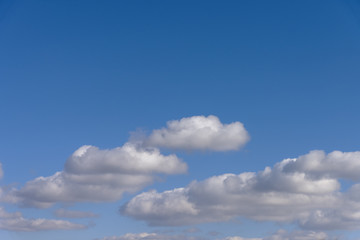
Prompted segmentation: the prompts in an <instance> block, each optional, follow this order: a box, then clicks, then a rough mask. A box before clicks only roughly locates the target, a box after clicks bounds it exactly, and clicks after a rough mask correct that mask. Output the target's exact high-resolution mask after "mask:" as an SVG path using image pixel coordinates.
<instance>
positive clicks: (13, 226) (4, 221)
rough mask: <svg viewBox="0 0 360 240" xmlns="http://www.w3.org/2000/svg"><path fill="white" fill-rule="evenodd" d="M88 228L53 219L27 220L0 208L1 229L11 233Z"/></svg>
mask: <svg viewBox="0 0 360 240" xmlns="http://www.w3.org/2000/svg"><path fill="white" fill-rule="evenodd" d="M84 228H87V226H85V225H82V224H77V223H71V222H68V221H63V220H53V219H26V218H24V217H23V216H22V214H21V213H20V212H15V213H8V212H6V211H5V210H4V208H2V207H0V229H3V230H9V231H22V232H24V231H25V232H34V231H44V230H75V229H84Z"/></svg>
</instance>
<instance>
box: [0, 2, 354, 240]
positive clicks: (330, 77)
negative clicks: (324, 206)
mask: <svg viewBox="0 0 360 240" xmlns="http://www.w3.org/2000/svg"><path fill="white" fill-rule="evenodd" d="M359 65H360V3H359V1H357V0H343V1H341V0H316V1H314V0H302V1H287V0H282V1H281V0H276V1H260V0H251V1H250V0H249V1H95V0H86V1H85V0H84V1H45V0H35V1H24V0H14V1H10V0H2V1H0V162H2V163H3V168H4V172H5V177H4V179H3V180H2V182H4V183H6V184H10V183H13V182H17V183H19V184H20V185H22V184H24V182H25V181H28V180H30V179H32V178H34V177H37V176H48V175H51V174H53V173H54V172H55V171H59V170H61V169H62V167H63V164H64V162H65V160H66V159H67V157H68V156H69V155H70V154H71V153H72V152H73V151H74V150H76V149H77V148H78V147H79V146H81V145H84V144H91V145H95V146H99V147H101V148H112V147H116V146H120V145H122V144H123V143H124V142H126V141H127V139H128V137H129V132H130V131H135V130H136V129H137V128H142V129H145V130H148V131H150V130H151V129H154V128H159V127H162V126H164V124H165V122H166V121H168V120H171V119H180V118H182V117H189V116H193V115H209V114H214V115H216V116H218V117H219V118H220V119H221V120H222V122H224V123H229V122H233V121H241V122H242V123H244V124H245V127H246V129H247V130H248V131H249V133H250V135H251V141H250V142H249V144H248V145H247V146H246V147H245V149H244V150H243V151H242V152H240V153H239V152H237V153H226V154H225V155H221V154H220V155H219V154H217V153H216V154H210V153H195V155H191V156H188V155H187V153H180V154H183V156H182V157H183V158H184V159H185V160H186V161H188V164H189V167H190V170H189V175H188V176H185V177H184V179H185V180H184V181H183V180H181V177H176V178H174V179H177V180H176V181H175V180H174V182H176V184H179V186H182V185H186V184H187V183H189V182H190V181H191V180H192V179H195V178H199V179H204V178H206V177H209V176H212V175H214V174H221V173H224V172H234V171H235V172H242V171H259V170H261V169H263V168H264V167H265V166H267V165H272V164H274V163H275V162H277V161H280V160H281V159H283V158H287V157H296V156H298V155H301V154H305V153H307V152H308V151H310V150H313V149H323V150H325V151H333V150H342V151H356V150H359V145H358V143H359V142H360V127H359V122H360V111H359V103H360V94H359V89H360V83H359V82H360V81H359V80H360V66H359ZM196 158H200V159H202V161H205V160H206V158H209V162H210V163H211V164H210V165H209V166H208V169H206V170H204V169H203V166H201V165H200V163H199V162H197V159H196ZM215 158H227V159H228V160H225V162H226V161H228V162H227V164H225V165H224V164H222V163H224V162H220V163H219V162H217V161H216V160H214V159H215ZM240 158H243V159H245V160H244V161H241V160H239V159H240ZM199 161H200V160H199ZM19 166H21V167H19ZM234 169H235V170H234ZM170 183H171V180H170ZM170 183H169V184H170ZM164 186H166V187H168V188H171V187H170V186H169V185H164ZM164 186H163V188H165V187H164ZM160 188H161V186H160ZM106 234H112V233H106ZM106 234H105V235H106ZM99 237H101V235H100V236H99ZM84 239H85V238H84Z"/></svg>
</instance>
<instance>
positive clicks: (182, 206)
mask: <svg viewBox="0 0 360 240" xmlns="http://www.w3.org/2000/svg"><path fill="white" fill-rule="evenodd" d="M329 162H330V163H331V164H328V163H329ZM358 162H359V152H348V153H342V152H338V151H335V152H332V153H330V154H328V155H326V154H325V153H324V152H323V151H312V152H310V153H309V154H306V155H304V156H300V157H299V158H295V159H285V160H283V161H281V162H279V163H277V164H276V165H275V166H274V167H273V168H269V167H267V168H265V170H264V171H261V172H258V173H252V172H245V173H241V174H238V175H236V174H223V175H220V176H214V177H211V178H208V179H206V180H204V181H201V182H197V181H194V182H192V183H191V184H190V185H188V186H187V187H185V188H177V189H174V190H170V191H165V192H162V193H158V192H156V191H150V192H144V193H141V194H139V195H137V196H136V197H134V198H133V199H132V200H130V201H129V202H128V203H126V204H125V205H123V206H122V208H121V212H122V213H123V214H124V215H127V216H131V217H133V218H135V219H138V220H144V221H146V222H147V223H148V224H149V225H156V226H159V225H162V226H163V225H188V224H195V223H202V222H213V221H226V220H229V219H231V218H234V217H237V216H242V217H247V218H249V219H253V220H258V221H277V222H295V223H298V224H299V225H300V226H301V227H302V228H304V229H309V230H328V229H351V228H358V225H359V224H360V201H359V200H360V185H359V184H354V185H353V186H352V187H351V189H350V190H349V191H348V192H346V193H343V192H341V191H340V182H339V179H338V178H339V177H342V178H347V179H350V180H351V179H356V178H355V173H356V172H357V173H359V172H360V164H357V163H358ZM344 164H349V165H351V166H352V167H351V168H348V167H346V166H344ZM329 165H330V166H329ZM347 173H349V174H347Z"/></svg>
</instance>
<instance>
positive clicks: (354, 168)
mask: <svg viewBox="0 0 360 240" xmlns="http://www.w3.org/2000/svg"><path fill="white" fill-rule="evenodd" d="M285 171H290V172H291V171H294V172H305V173H307V174H311V175H312V176H314V177H330V178H343V179H350V180H353V181H358V180H360V174H359V172H360V152H340V151H333V152H331V153H329V154H328V155H326V154H325V152H324V151H320V150H315V151H311V152H310V153H309V154H306V155H304V156H301V157H299V158H298V159H295V161H292V162H290V163H289V164H287V166H286V168H285Z"/></svg>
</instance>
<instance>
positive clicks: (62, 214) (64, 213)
mask: <svg viewBox="0 0 360 240" xmlns="http://www.w3.org/2000/svg"><path fill="white" fill-rule="evenodd" d="M54 215H55V216H56V217H58V218H93V217H98V215H97V214H95V213H92V212H83V211H70V210H66V209H63V208H60V209H57V210H56V211H55V212H54Z"/></svg>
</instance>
